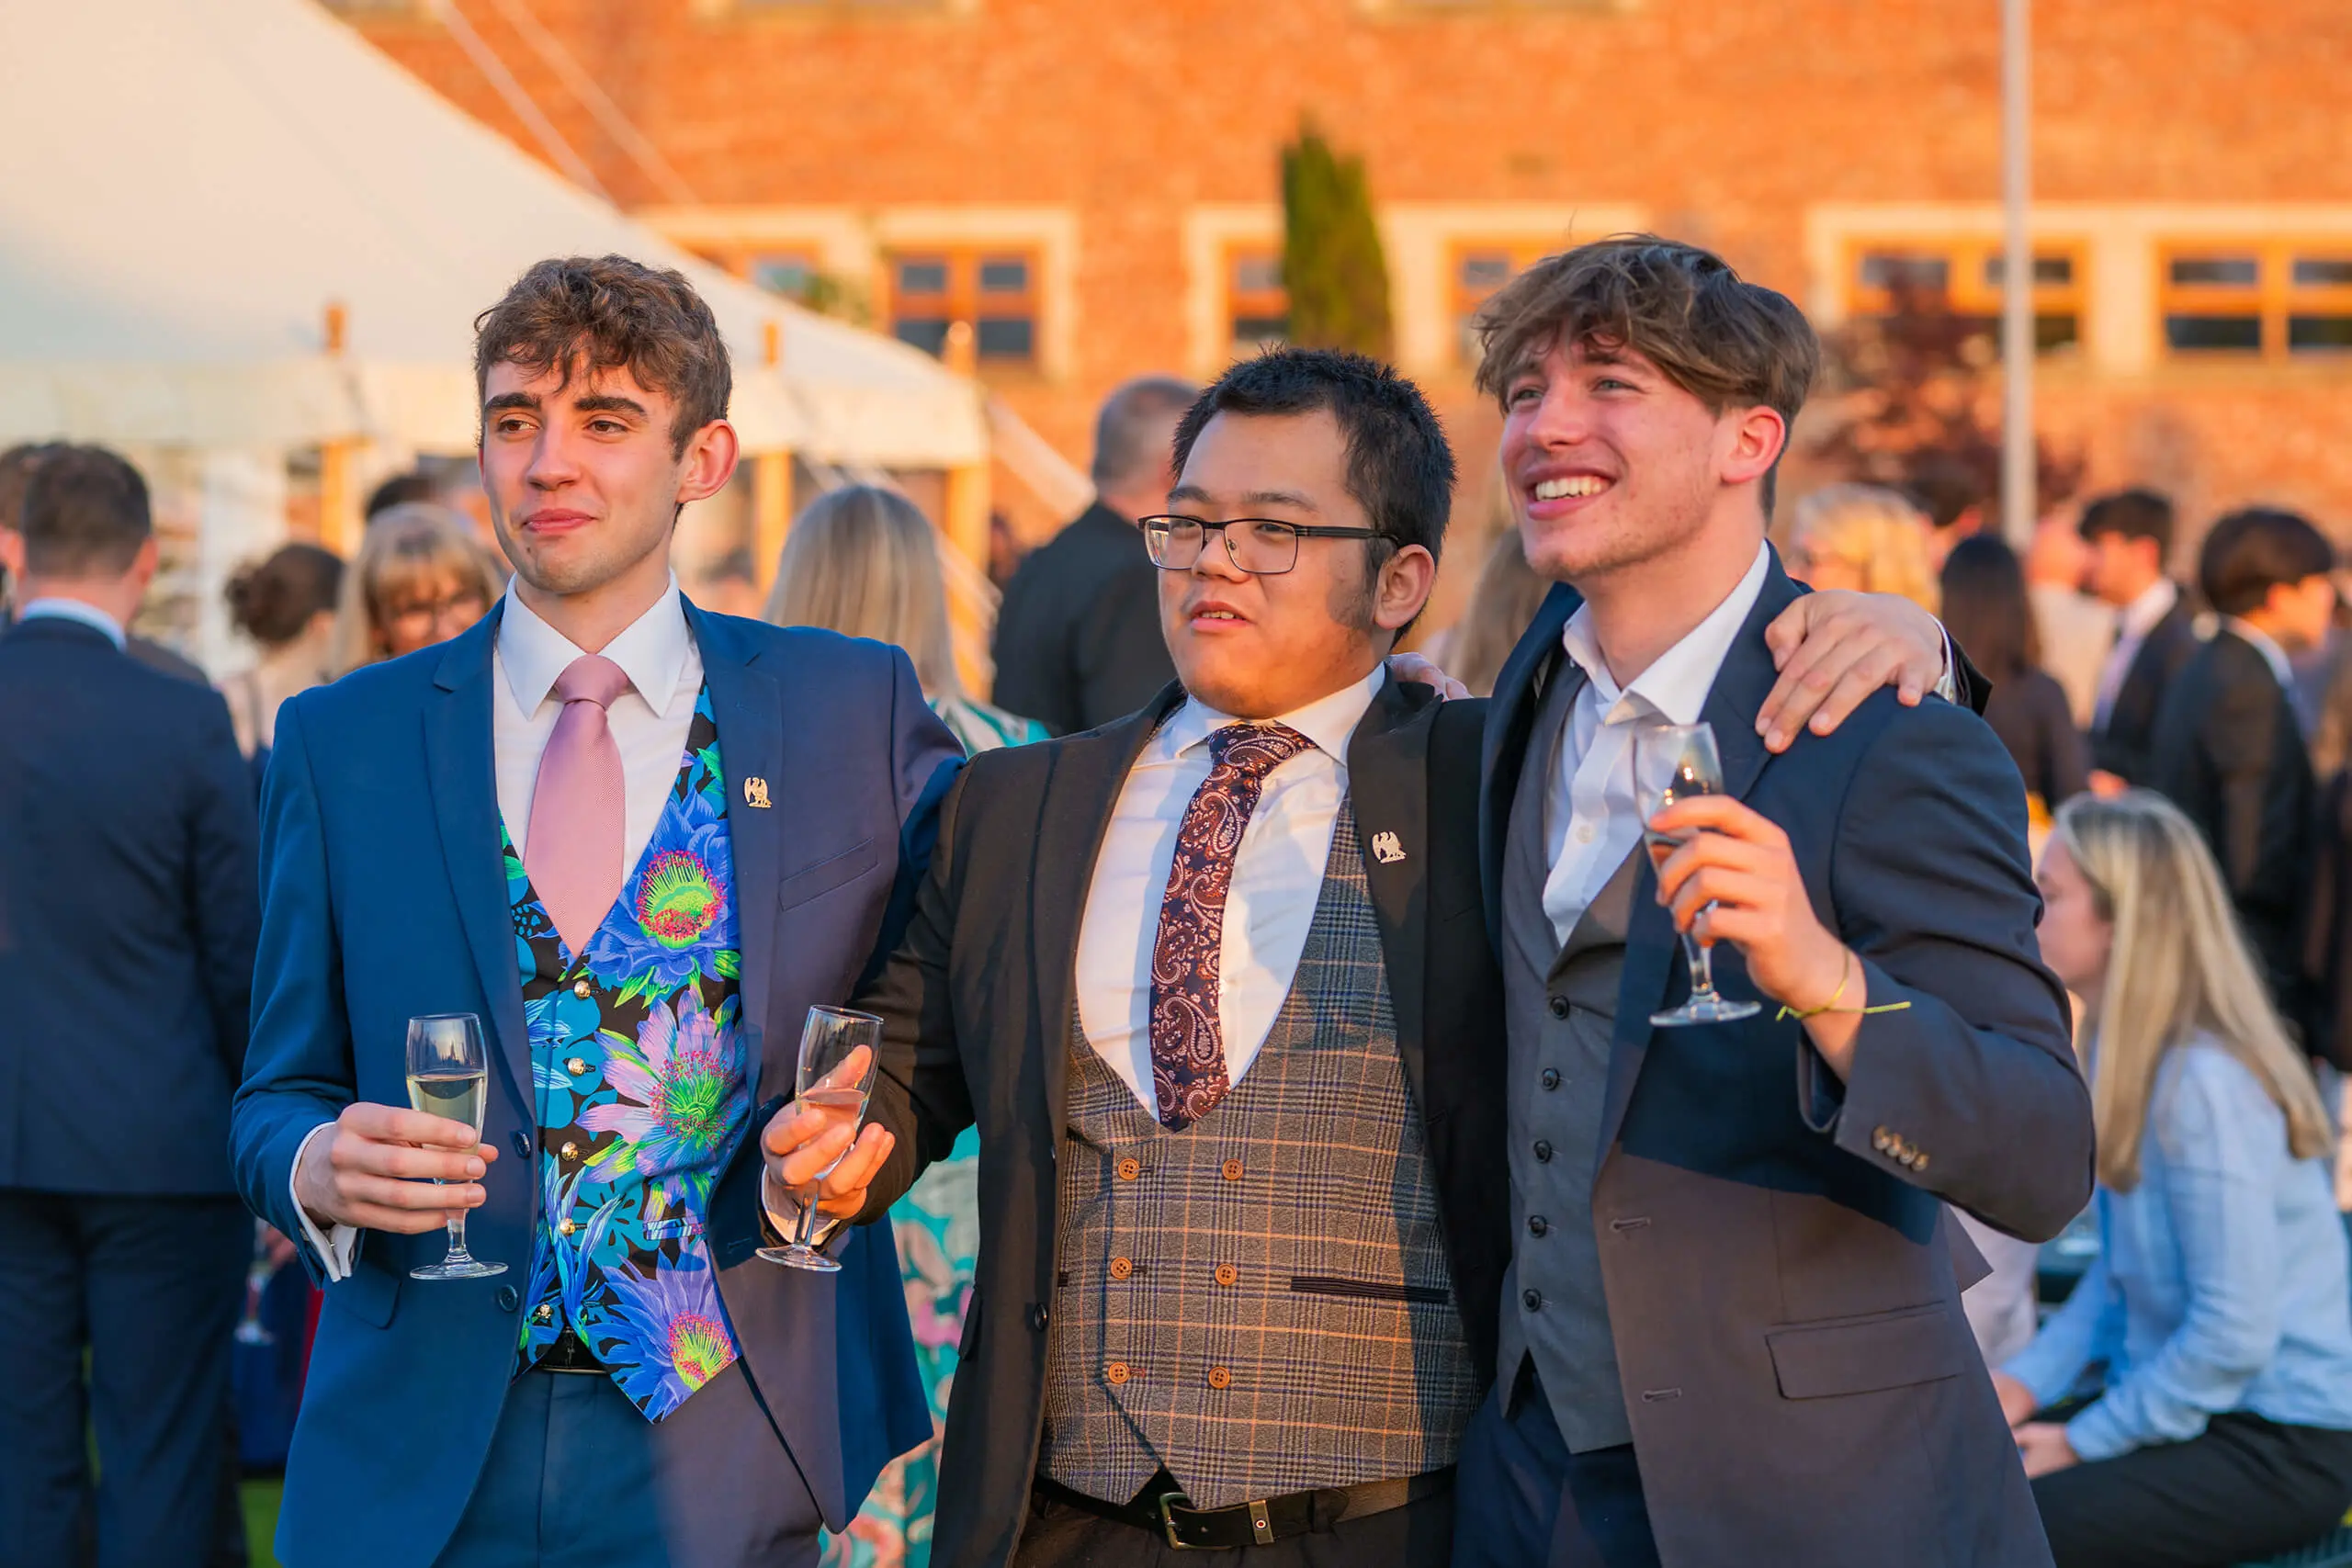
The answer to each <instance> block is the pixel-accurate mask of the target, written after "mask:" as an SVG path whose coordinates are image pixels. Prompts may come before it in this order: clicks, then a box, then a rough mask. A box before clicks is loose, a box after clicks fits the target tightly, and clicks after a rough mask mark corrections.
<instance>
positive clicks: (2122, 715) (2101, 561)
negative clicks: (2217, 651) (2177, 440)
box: [2081, 490, 2197, 791]
mask: <svg viewBox="0 0 2352 1568" xmlns="http://www.w3.org/2000/svg"><path fill="white" fill-rule="evenodd" d="M2081 531H2082V536H2083V542H2084V544H2085V545H2086V546H2087V547H2089V555H2090V558H2089V560H2088V562H2087V563H2086V567H2085V570H2084V574H2083V586H2084V587H2085V588H2086V589H2087V590H2089V592H2091V593H2092V594H2094V595H2095V596H2097V597H2098V599H2099V600H2100V601H2101V602H2103V603H2104V604H2107V605H2109V607H2110V608H2112V609H2113V610H2114V611H2115V615H2116V620H2115V646H2114V647H2113V648H2112V649H2109V652H2108V656H2107V662H2106V663H2105V664H2104V665H2102V666H2101V667H2100V670H2099V677H2098V700H2097V703H2096V705H2094V707H2093V709H2092V712H2091V730H2090V740H2091V766H2092V768H2093V770H2094V772H2093V773H2092V774H2091V783H2092V784H2093V785H2094V786H2095V787H2098V788H2099V789H2102V790H2108V791H2113V790H2117V789H2121V788H2123V787H2124V786H2126V785H2128V784H2146V783H2147V782H2148V776H2149V765H2150V759H2149V754H2148V753H2149V746H2150V744H2151V742H2152V741H2153V740H2154V737H2155V729H2156V710H2157V709H2158V708H2160V707H2162V706H2163V705H2164V700H2165V687H2167V686H2169V685H2170V684H2171V683H2172V681H2173V677H2175V676H2176V675H2177V674H2179V673H2180V667H2181V666H2182V665H2184V664H2186V663H2188V656H2189V655H2190V654H2192V653H2194V652H2196V651H2197V633H2196V630H2195V629H2194V627H2193V626H2191V624H2190V620H2191V617H2190V615H2189V613H2188V601H2187V600H2186V599H2185V598H2184V597H2183V596H2182V594H2181V592H2180V587H2179V585H2178V584H2177V583H2176V582H2174V581H2173V580H2172V579H2171V578H2169V577H2167V576H2165V558H2167V557H2169V556H2170V555H2171V554H2172V538H2173V511H2172V502H2170V501H2169V500H2167V499H2166V498H2165V497H2164V496H2161V495H2158V494H2157V493H2156V492H2155V491H2151V490H2126V491H2117V492H2116V493H2115V494H2113V495H2103V496H2101V497H2099V498H2098V500H2097V501H2094V502H2091V503H2090V504H2089V505H2088V506H2086V507H2085V508H2083V520H2082V524H2081Z"/></svg>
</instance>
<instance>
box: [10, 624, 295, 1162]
mask: <svg viewBox="0 0 2352 1568" xmlns="http://www.w3.org/2000/svg"><path fill="white" fill-rule="evenodd" d="M258 918H259V911H258V908H257V904H256V900H255V897H254V807H253V789H252V784H250V782H249V781H248V779H247V776H246V773H245V762H244V759H243V757H241V756H239V755H238V754H237V742H236V739H235V738H234V737H233V736H232V734H231V732H230V728H229V710H228V708H227V707H226V706H225V705H223V704H222V703H221V701H220V694H218V693H216V692H214V691H212V690H211V689H210V688H209V687H206V686H201V685H194V684H191V683H189V682H186V681H180V680H175V679H174V678H172V677H171V676H169V675H164V674H160V673H158V672H157V671H153V670H151V669H149V668H147V667H146V666H144V665H142V664H141V663H140V662H139V661H138V660H135V659H133V658H130V657H129V656H128V655H126V654H124V653H122V652H121V651H120V650H119V649H116V647H115V646H114V644H113V643H112V642H111V641H110V640H108V638H107V636H106V634H105V633H103V632H101V631H98V630H96V628H95V627H91V626H83V625H81V624H80V623H78V622H74V621H66V620H58V619H51V618H48V617H36V618H34V619H32V620H29V621H24V622H21V623H19V624H17V626H14V627H12V628H10V629H9V630H8V631H7V632H6V634H5V635H0V996H5V997H6V998H8V1000H7V1009H8V1011H7V1021H6V1023H5V1024H0V1188H6V1187H17V1188H34V1189H43V1190H50V1191H56V1192H94V1193H97V1192H112V1193H137V1194H180V1195H209V1196H217V1197H220V1198H227V1197H228V1196H230V1195H231V1194H232V1192H233V1191H234V1190H235V1188H234V1187H233V1186H232V1185H231V1182H230V1179H229V1165H228V1161H227V1160H226V1159H225V1158H224V1157H223V1151H224V1150H225V1148H226V1147H227V1143H228V1139H227V1133H228V1126H229V1094H230V1091H231V1089H233V1088H234V1087H235V1086H236V1082H237V1074H238V1071H239V1069H240V1068H241V1067H242V1066H243V1062H244V1055H245V1019H246V1011H247V998H248V995H249V993H250V990H251V987H252V984H253V958H254V927H255V924H256V921H257V919H258Z"/></svg>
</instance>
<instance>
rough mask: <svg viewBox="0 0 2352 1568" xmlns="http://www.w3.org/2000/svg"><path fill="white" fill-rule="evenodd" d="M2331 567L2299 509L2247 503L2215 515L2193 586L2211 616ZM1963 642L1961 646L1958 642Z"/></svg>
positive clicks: (2255, 603) (2248, 606)
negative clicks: (2198, 591) (2292, 509)
mask: <svg viewBox="0 0 2352 1568" xmlns="http://www.w3.org/2000/svg"><path fill="white" fill-rule="evenodd" d="M2333 570H2335V546H2334V545H2331V544H2329V543H2328V542H2327V536H2326V535H2324V534H2323V533H2321V532H2320V531H2319V530H2318V529H2317V528H2316V527H2314V526H2312V523H2311V520H2310V519H2309V518H2307V517H2304V516H2303V515H2302V514H2301V513H2294V512H2289V511H2286V510H2284V509H2283V508H2280V507H2275V506H2248V507H2245V508H2243V509H2242V510H2240V511H2236V512H2233V513H2228V514H2227V515H2225V516H2223V517H2222V518H2220V519H2219V520H2218V521H2216V522H2215V523H2214V525H2213V531H2212V532H2211V533H2210V534H2208V535H2206V536H2205V547H2204V548H2203V549H2202V550H2200V551H2199V553H2198V558H2197V585H2198V587H2199V589H2201V590H2202V591H2203V592H2204V594H2205V602H2206V603H2207V604H2211V605H2212V606H2213V610H2214V613H2215V614H2216V615H2245V613H2246V612H2247V611H2248V610H2255V609H2259V608H2260V607H2261V605H2262V602H2263V601H2264V600H2265V599H2267V598H2269V597H2270V591H2271V589H2273V588H2275V587H2277V586H2278V584H2279V583H2282V582H2287V583H2294V582H2301V581H2303V580H2305V579H2306V578H2312V577H2318V576H2320V575H2321V574H2323V573H2324V572H2329V571H2333ZM1963 646H1964V645H1963Z"/></svg>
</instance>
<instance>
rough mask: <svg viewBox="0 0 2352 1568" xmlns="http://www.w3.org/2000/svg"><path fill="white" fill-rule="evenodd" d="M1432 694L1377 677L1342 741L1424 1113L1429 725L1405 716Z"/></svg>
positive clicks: (1400, 1037)
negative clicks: (1375, 689) (1349, 734)
mask: <svg viewBox="0 0 2352 1568" xmlns="http://www.w3.org/2000/svg"><path fill="white" fill-rule="evenodd" d="M1434 700H1435V697H1434V694H1428V688H1427V687H1419V686H1417V687H1415V688H1414V689H1413V693H1411V694H1408V693H1407V692H1406V691H1405V690H1404V689H1403V688H1402V687H1400V686H1399V685H1398V684H1397V682H1395V681H1393V680H1391V681H1386V682H1383V683H1382V684H1381V688H1380V691H1379V694H1377V695H1376V696H1374V699H1373V703H1372V706H1371V707H1370V708H1369V709H1367V710H1366V711H1365V713H1364V716H1363V720H1362V722H1360V723H1359V724H1358V725H1357V726H1356V731H1355V735H1354V737H1353V738H1352V739H1350V740H1349V742H1348V759H1347V761H1348V797H1349V800H1350V802H1351V804H1352V805H1353V807H1354V808H1355V818H1356V839H1357V844H1358V849H1359V851H1360V852H1361V853H1362V854H1363V869H1364V876H1365V878H1366V879H1367V881H1368V882H1369V883H1370V884H1371V890H1372V908H1373V914H1374V919H1375V920H1376V921H1377V923H1378V924H1379V927H1380V947H1381V952H1382V953H1383V955H1384V956H1385V958H1386V960H1387V968H1388V995H1389V1000H1390V1002H1391V1004H1392V1005H1393V1006H1394V1008H1395V1010H1396V1014H1397V1053H1398V1054H1399V1055H1401V1056H1403V1058H1404V1061H1405V1071H1406V1073H1407V1075H1408V1077H1410V1078H1411V1080H1412V1085H1413V1100H1414V1103H1415V1104H1417V1105H1419V1106H1421V1107H1422V1108H1423V1110H1424V1111H1425V1112H1426V1110H1427V1108H1428V1106H1429V1103H1430V1100H1429V1092H1428V1091H1429V1085H1428V1082H1427V1077H1426V1074H1425V1068H1426V1065H1427V1063H1426V1056H1425V1053H1424V1050H1423V1031H1422V1024H1423V1021H1424V1020H1423V1008H1424V1005H1425V998H1427V995H1428V970H1429V919H1430V911H1429V857H1430V848H1429V845H1430V834H1429V819H1430V800H1429V741H1430V730H1429V726H1428V725H1426V724H1415V723H1413V722H1412V720H1413V719H1414V718H1415V717H1416V716H1419V715H1420V714H1422V713H1424V712H1425V711H1426V710H1427V707H1428V705H1429V704H1430V702H1432V701H1434Z"/></svg>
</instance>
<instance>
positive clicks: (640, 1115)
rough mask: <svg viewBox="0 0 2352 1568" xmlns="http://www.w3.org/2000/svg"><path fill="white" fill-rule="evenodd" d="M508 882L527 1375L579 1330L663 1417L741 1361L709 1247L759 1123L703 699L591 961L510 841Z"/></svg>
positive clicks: (730, 874) (720, 800)
mask: <svg viewBox="0 0 2352 1568" xmlns="http://www.w3.org/2000/svg"><path fill="white" fill-rule="evenodd" d="M506 881H507V892H508V900H509V905H510V908H511V911H512V914H513V917H514V921H515V958H516V962H517V964H518V965H519V967H520V978H521V980H522V986H523V1015H524V1018H525V1020H526V1022H527V1023H528V1024H529V1026H530V1032H531V1087H532V1093H533V1097H534V1099H535V1100H536V1108H537V1123H538V1130H537V1136H538V1148H537V1161H538V1180H537V1185H538V1215H537V1224H536V1225H535V1226H534V1227H533V1235H532V1240H531V1279H530V1286H529V1289H528V1291H527V1292H526V1295H525V1298H524V1299H525V1300H526V1302H528V1303H530V1304H529V1306H528V1308H527V1310H526V1311H525V1313H524V1314H523V1331H522V1343H521V1346H520V1347H519V1354H518V1359H517V1365H518V1368H519V1367H527V1366H529V1365H530V1364H531V1363H532V1362H533V1361H534V1360H536V1359H537V1358H538V1357H539V1356H540V1355H541V1354H542V1353H543V1352H544V1351H545V1350H546V1348H547V1347H548V1344H549V1343H550V1342H551V1341H553V1340H554V1339H555V1337H557V1336H558V1335H560V1334H561V1333H562V1332H563V1330H564V1328H565V1327H566V1326H569V1327H571V1329H573V1330H574V1331H575V1332H576V1333H577V1334H578V1335H579V1336H580V1337H581V1339H582V1340H583V1341H584V1342H585V1343H586V1344H587V1346H588V1348H590V1349H591V1350H593V1351H594V1352H595V1354H596V1357H597V1359H599V1360H601V1361H603V1362H604V1363H605V1366H607V1367H608V1368H610V1369H611V1370H612V1375H613V1379H614V1381H615V1382H616V1383H618V1384H619V1386H620V1390H621V1392H622V1393H624V1394H626V1395H628V1398H629V1400H630V1401H631V1402H632V1403H634V1404H636V1405H637V1406H638V1408H639V1409H640V1410H641V1411H643V1412H644V1413H645V1415H646V1416H647V1418H648V1419H650V1420H655V1421H658V1420H661V1419H662V1417H663V1416H667V1415H669V1414H670V1413H671V1412H672V1411H673V1410H675V1409H677V1407H678V1406H679V1405H680V1404H684V1402H685V1401H686V1399H687V1398H688V1397H689V1396H690V1395H692V1394H693V1393H695V1390H696V1389H699V1388H701V1387H702V1386H703V1384H704V1383H706V1382H709V1381H710V1379H712V1378H713V1377H715V1376H717V1375H718V1373H719V1372H720V1371H724V1370H725V1369H726V1368H727V1367H728V1366H729V1364H730V1363H731V1362H732V1361H733V1360H734V1359H735V1357H736V1345H735V1338H734V1334H733V1332H732V1330H730V1329H729V1326H728V1324H727V1314H726V1313H725V1311H724V1310H723V1309H722V1308H721V1307H720V1305H719V1300H718V1276H717V1275H716V1274H715V1273H714V1272H713V1271H712V1269H711V1260H710V1248H709V1246H708V1244H707V1241H706V1240H705V1238H704V1234H703V1224H704V1219H705V1216H706V1215H707V1213H708V1210H709V1203H710V1191H711V1187H712V1185H713V1184H714V1183H715V1182H716V1181H717V1179H718V1175H719V1173H720V1172H721V1171H723V1170H725V1169H726V1168H727V1164H728V1162H729V1160H730V1159H732V1158H733V1157H734V1155H735V1151H736V1148H737V1147H738V1145H741V1142H742V1139H743V1135H744V1131H745V1129H746V1127H747V1126H748V1125H749V1123H750V1121H751V1111H752V1101H751V1089H750V1086H749V1082H748V1080H747V1078H746V1077H745V1072H746V1066H747V1064H746V1062H745V1053H744V1048H743V1042H742V1037H741V1032H740V1029H739V1024H740V1021H741V998H740V997H739V995H738V990H739V979H738V976H740V974H741V968H742V957H741V953H740V951H739V947H740V943H739V941H738V938H737V935H736V931H737V926H736V910H735V874H734V854H733V851H732V845H731V842H730V840H729V837H728V830H727V791H726V786H725V784H724V783H723V782H722V780H721V777H720V773H719V758H718V726H717V725H716V723H715V722H714V721H713V719H712V717H711V711H710V696H709V693H708V692H707V690H706V691H705V692H704V693H703V694H701V695H700V696H699V697H698V698H697V699H696V701H695V714H694V718H693V721H692V724H691V726H690V728H689V729H688V731H687V736H686V753H685V760H684V763H683V764H682V765H681V766H680V768H679V770H678V776H677V779H676V782H675V783H674V784H673V785H672V787H671V789H670V792H669V795H668V797H667V798H666V799H665V800H664V801H663V802H662V816H661V819H660V821H659V822H658V823H657V824H656V825H655V828H654V829H653V837H652V838H651V840H649V841H648V842H647V844H646V846H645V852H644V853H643V854H642V855H640V856H639V859H638V863H637V865H636V867H635V868H634V869H633V870H632V871H631V872H630V874H629V875H628V880H627V881H625V882H624V883H623V884H622V886H621V892H620V897H618V898H616V900H614V903H613V907H612V909H611V910H610V911H609V912H608V913H607V914H606V915H605V919H604V921H603V923H602V924H600V925H599V926H598V927H597V928H596V931H595V933H594V935H593V936H591V937H590V938H589V939H588V941H587V943H586V945H585V946H584V947H583V948H582V950H581V951H580V952H579V953H572V952H571V951H570V949H569V948H567V947H566V946H565V944H564V942H563V940H562V939H561V938H560V936H559V935H558V934H557V933H556V929H555V924H554V922H553V921H552V920H551V919H548V913H547V910H546V908H544V907H543V906H542V905H541V903H540V902H539V897H538V895H537V893H536V892H534V891H533V890H532V887H531V882H530V876H529V874H527V873H526V871H525V870H524V868H523V862H522V857H521V856H520V855H518V854H516V853H515V849H514V845H513V842H512V840H511V839H510V840H508V843H507V848H506Z"/></svg>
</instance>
